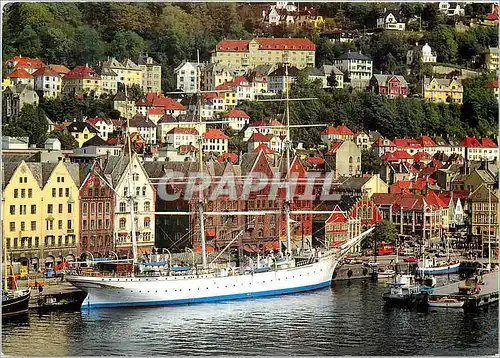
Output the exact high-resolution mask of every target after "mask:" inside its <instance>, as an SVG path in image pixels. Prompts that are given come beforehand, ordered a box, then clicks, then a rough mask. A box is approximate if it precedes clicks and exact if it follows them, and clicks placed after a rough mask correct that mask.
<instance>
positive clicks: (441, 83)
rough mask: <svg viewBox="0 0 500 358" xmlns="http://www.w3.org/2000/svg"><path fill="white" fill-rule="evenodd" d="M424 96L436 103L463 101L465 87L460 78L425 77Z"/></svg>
mask: <svg viewBox="0 0 500 358" xmlns="http://www.w3.org/2000/svg"><path fill="white" fill-rule="evenodd" d="M423 90H424V94H423V97H424V98H425V99H427V100H429V101H430V102H435V103H462V101H463V93H464V88H463V86H462V83H461V82H460V80H458V79H456V78H454V79H447V78H424V86H423Z"/></svg>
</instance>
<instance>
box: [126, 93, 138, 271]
mask: <svg viewBox="0 0 500 358" xmlns="http://www.w3.org/2000/svg"><path fill="white" fill-rule="evenodd" d="M127 102H128V97H127V86H126V85H125V113H126V118H127V146H128V158H129V162H128V174H127V179H128V192H129V193H128V197H127V199H128V202H129V205H130V231H131V233H130V234H131V238H132V255H133V265H134V267H135V265H136V264H137V239H136V237H135V220H134V219H135V213H134V196H133V195H134V191H133V190H132V189H133V188H132V148H131V147H132V146H131V140H130V118H129V116H128V108H127ZM133 274H134V272H133V271H132V275H133Z"/></svg>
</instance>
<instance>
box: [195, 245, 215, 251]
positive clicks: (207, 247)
mask: <svg viewBox="0 0 500 358" xmlns="http://www.w3.org/2000/svg"><path fill="white" fill-rule="evenodd" d="M193 251H194V252H201V246H198V247H195V248H194V250H193ZM205 251H206V252H214V251H215V249H214V248H213V247H212V246H210V245H207V246H205Z"/></svg>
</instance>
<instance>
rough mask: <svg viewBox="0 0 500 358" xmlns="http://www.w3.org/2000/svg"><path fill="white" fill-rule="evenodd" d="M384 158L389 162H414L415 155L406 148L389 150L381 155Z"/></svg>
mask: <svg viewBox="0 0 500 358" xmlns="http://www.w3.org/2000/svg"><path fill="white" fill-rule="evenodd" d="M381 159H382V160H385V161H388V162H397V163H399V162H408V163H413V162H414V160H415V159H414V157H413V155H411V154H410V153H408V152H407V151H405V150H395V151H394V152H387V153H385V154H384V155H382V157H381Z"/></svg>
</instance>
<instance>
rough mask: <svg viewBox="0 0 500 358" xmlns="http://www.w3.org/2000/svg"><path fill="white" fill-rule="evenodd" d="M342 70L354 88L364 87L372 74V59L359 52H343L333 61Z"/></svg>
mask: <svg viewBox="0 0 500 358" xmlns="http://www.w3.org/2000/svg"><path fill="white" fill-rule="evenodd" d="M333 64H334V65H335V66H337V68H339V69H340V70H341V71H342V72H344V73H345V74H347V78H348V79H349V81H350V82H351V83H350V84H351V86H352V87H354V88H359V89H361V88H365V87H366V86H367V85H368V82H370V79H371V78H372V75H373V61H372V60H371V59H370V58H369V57H367V56H365V55H363V54H362V53H361V52H351V51H350V50H349V52H347V53H345V54H343V55H342V56H340V57H339V58H338V59H335V60H334V63H333Z"/></svg>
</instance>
